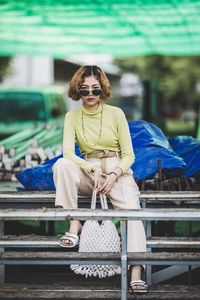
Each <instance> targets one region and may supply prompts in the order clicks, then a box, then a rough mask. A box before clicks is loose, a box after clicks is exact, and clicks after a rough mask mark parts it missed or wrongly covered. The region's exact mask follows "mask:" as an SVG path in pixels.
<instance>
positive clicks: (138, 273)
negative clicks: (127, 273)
mask: <svg viewBox="0 0 200 300" xmlns="http://www.w3.org/2000/svg"><path fill="white" fill-rule="evenodd" d="M141 277H142V266H132V267H131V281H133V280H140V279H141Z"/></svg>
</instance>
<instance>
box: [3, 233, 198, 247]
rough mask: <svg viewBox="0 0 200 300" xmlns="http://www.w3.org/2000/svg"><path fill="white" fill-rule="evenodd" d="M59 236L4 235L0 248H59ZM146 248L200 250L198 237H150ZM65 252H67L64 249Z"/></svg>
mask: <svg viewBox="0 0 200 300" xmlns="http://www.w3.org/2000/svg"><path fill="white" fill-rule="evenodd" d="M59 241H60V237H59V236H43V235H35V234H32V235H20V236H18V235H4V236H1V237H0V247H6V248H7V247H10V248H17V247H22V248H23V247H24V248H30V247H31V248H46V247H47V248H60V245H59ZM147 247H148V248H173V247H176V248H200V238H199V237H151V238H148V239H147ZM65 250H68V249H67V248H65Z"/></svg>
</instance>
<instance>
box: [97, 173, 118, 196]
mask: <svg viewBox="0 0 200 300" xmlns="http://www.w3.org/2000/svg"><path fill="white" fill-rule="evenodd" d="M116 181H117V176H116V175H115V174H114V173H111V174H109V175H107V176H106V180H105V182H104V184H103V185H102V186H101V189H100V190H99V192H100V193H101V194H103V195H107V194H108V193H109V192H110V190H111V189H112V187H113V186H114V184H115V183H116Z"/></svg>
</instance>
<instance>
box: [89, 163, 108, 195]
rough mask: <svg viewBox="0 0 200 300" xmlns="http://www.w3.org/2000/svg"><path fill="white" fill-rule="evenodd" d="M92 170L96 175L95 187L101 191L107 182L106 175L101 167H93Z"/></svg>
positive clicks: (97, 190)
mask: <svg viewBox="0 0 200 300" xmlns="http://www.w3.org/2000/svg"><path fill="white" fill-rule="evenodd" d="M91 171H92V173H93V175H94V189H96V192H99V191H100V189H101V187H102V185H103V184H104V182H105V177H104V176H103V172H102V170H101V168H100V167H93V168H92V170H91Z"/></svg>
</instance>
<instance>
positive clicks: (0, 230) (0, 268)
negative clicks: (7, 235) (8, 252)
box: [0, 220, 5, 283]
mask: <svg viewBox="0 0 200 300" xmlns="http://www.w3.org/2000/svg"><path fill="white" fill-rule="evenodd" d="M3 235H4V221H3V220H0V236H3ZM2 252H4V248H0V253H2ZM0 283H5V265H0Z"/></svg>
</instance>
